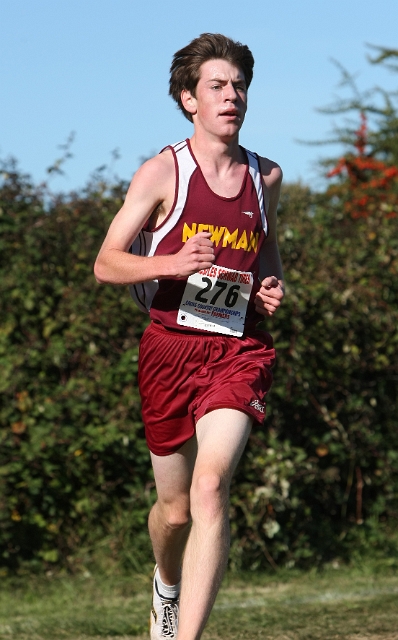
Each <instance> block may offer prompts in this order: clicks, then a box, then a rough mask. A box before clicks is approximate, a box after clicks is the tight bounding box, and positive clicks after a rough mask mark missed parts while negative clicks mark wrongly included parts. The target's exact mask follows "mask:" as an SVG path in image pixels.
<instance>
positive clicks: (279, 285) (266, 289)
mask: <svg viewBox="0 0 398 640" xmlns="http://www.w3.org/2000/svg"><path fill="white" fill-rule="evenodd" d="M261 170H262V174H263V180H264V185H265V188H264V192H265V201H266V209H267V219H268V236H267V238H266V240H265V242H264V243H263V246H262V248H261V254H260V279H261V288H260V290H259V292H258V293H257V295H256V298H255V302H256V310H257V311H258V312H259V313H261V314H262V315H265V316H271V315H273V314H274V313H275V311H276V310H277V309H278V307H279V306H280V304H281V301H282V298H283V296H284V284H283V269H282V263H281V258H280V254H279V248H278V241H277V236H276V223H277V213H276V212H277V208H278V202H279V195H280V189H281V184H282V170H281V168H280V167H279V166H278V165H277V164H276V163H274V162H272V161H270V160H268V159H267V158H261Z"/></svg>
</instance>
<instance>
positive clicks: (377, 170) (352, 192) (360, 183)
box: [327, 113, 398, 218]
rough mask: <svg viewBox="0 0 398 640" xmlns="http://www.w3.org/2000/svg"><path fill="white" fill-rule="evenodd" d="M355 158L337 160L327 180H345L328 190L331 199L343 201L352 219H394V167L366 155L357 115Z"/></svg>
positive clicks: (397, 211)
mask: <svg viewBox="0 0 398 640" xmlns="http://www.w3.org/2000/svg"><path fill="white" fill-rule="evenodd" d="M355 135H356V140H355V142H354V147H355V149H356V154H347V155H345V156H343V157H342V158H340V159H339V160H338V162H337V164H336V166H335V167H333V169H331V171H329V172H328V174H327V177H328V178H332V177H333V176H337V175H344V174H345V175H346V177H347V180H346V181H345V182H340V183H338V184H334V185H332V186H331V187H329V189H328V193H329V195H331V196H338V197H339V198H342V199H343V200H344V210H345V211H346V213H348V214H349V215H350V216H351V217H352V218H368V217H369V216H371V215H372V214H374V213H376V212H377V211H380V210H381V211H382V212H383V213H384V214H385V216H386V217H389V218H392V217H396V216H397V215H398V167H395V166H388V165H386V164H385V163H384V162H382V161H380V160H376V159H375V158H373V157H372V156H371V155H366V153H365V149H366V145H367V138H368V128H367V120H366V116H365V114H363V113H362V114H361V125H360V127H359V129H358V130H357V131H356V132H355Z"/></svg>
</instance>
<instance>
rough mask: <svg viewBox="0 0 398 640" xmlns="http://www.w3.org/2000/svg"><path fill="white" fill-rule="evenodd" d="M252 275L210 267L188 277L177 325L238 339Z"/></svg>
mask: <svg viewBox="0 0 398 640" xmlns="http://www.w3.org/2000/svg"><path fill="white" fill-rule="evenodd" d="M252 287H253V274H252V273H251V272H250V271H234V270H233V269H227V268H226V267H218V266H216V265H213V266H212V267H210V269H203V270H202V271H199V272H198V273H194V274H192V275H191V276H189V278H188V280H187V284H186V287H185V291H184V295H183V297H182V300H181V304H180V308H179V310H178V316H177V323H178V324H179V325H181V326H183V327H192V328H194V329H201V330H204V331H213V332H214V333H223V334H226V335H230V336H241V335H243V330H244V326H245V318H246V311H247V305H248V302H249V298H250V293H251V290H252Z"/></svg>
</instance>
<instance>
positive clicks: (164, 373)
mask: <svg viewBox="0 0 398 640" xmlns="http://www.w3.org/2000/svg"><path fill="white" fill-rule="evenodd" d="M274 362H275V350H274V348H273V343H272V338H271V336H270V335H269V333H266V332H264V331H256V332H255V333H253V334H252V335H250V336H247V337H243V338H235V337H231V336H224V335H216V336H215V335H206V334H204V335H202V334H186V333H182V332H179V331H172V330H169V329H165V328H164V327H163V326H162V325H159V324H155V323H153V322H152V323H151V324H150V325H149V327H148V328H147V329H146V330H145V332H144V335H143V337H142V339H141V344H140V357H139V369H138V382H139V388H140V394H141V401H142V417H143V421H144V425H145V437H146V440H147V443H148V447H149V449H150V451H152V453H154V454H155V455H158V456H167V455H170V454H171V453H174V452H175V451H177V449H179V448H180V447H181V446H182V445H183V444H184V443H185V442H186V441H187V440H189V439H190V438H191V437H192V436H193V435H194V434H195V425H196V423H197V422H198V420H199V419H200V418H201V417H202V416H204V415H205V413H208V412H209V411H212V410H213V409H224V408H229V409H238V410H239V411H243V412H244V413H247V414H248V415H249V416H252V418H253V419H254V422H256V423H260V424H261V423H262V422H263V420H264V417H265V403H264V396H265V395H266V393H267V392H268V390H269V388H270V386H271V383H272V373H271V367H272V366H273V364H274Z"/></svg>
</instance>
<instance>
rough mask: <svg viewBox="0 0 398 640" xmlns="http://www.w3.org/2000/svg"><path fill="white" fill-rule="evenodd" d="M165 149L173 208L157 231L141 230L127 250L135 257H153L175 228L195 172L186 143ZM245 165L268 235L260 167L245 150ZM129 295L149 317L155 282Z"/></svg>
mask: <svg viewBox="0 0 398 640" xmlns="http://www.w3.org/2000/svg"><path fill="white" fill-rule="evenodd" d="M166 149H171V151H172V153H173V156H174V160H175V163H176V181H177V185H178V190H177V195H176V201H175V205H174V208H173V209H172V210H171V211H170V213H169V215H168V216H167V218H166V220H165V221H164V222H162V223H161V224H160V225H159V227H157V228H156V229H153V230H152V231H146V230H145V229H142V230H141V231H140V232H139V234H138V236H137V237H136V239H135V240H134V241H133V244H132V245H131V247H130V253H133V254H134V255H137V256H148V257H150V256H153V255H155V252H156V249H157V248H158V246H159V243H160V242H161V241H162V240H163V238H165V236H166V235H167V234H168V233H169V232H170V231H171V230H172V229H173V228H174V227H175V226H176V224H177V223H178V221H179V219H180V218H181V215H182V213H183V211H184V207H185V203H186V201H187V196H188V187H189V181H190V179H191V176H192V174H193V173H194V171H195V169H196V168H197V164H196V162H195V160H194V158H193V157H192V154H191V152H190V149H189V146H188V142H187V140H182V141H181V142H177V143H175V144H172V145H169V146H168V147H166ZM245 151H246V154H247V158H248V162H249V173H250V175H251V178H252V180H253V184H254V187H255V190H256V193H257V199H258V204H259V208H260V215H261V223H262V227H263V229H264V233H265V235H266V236H267V235H268V223H267V216H266V212H265V206H264V193H263V186H262V177H261V172H260V163H259V159H258V156H257V154H255V153H252V152H251V151H248V149H245ZM129 289H130V294H131V297H132V298H133V300H134V302H135V303H136V305H137V306H138V307H139V308H140V309H141V310H142V311H146V312H147V313H149V310H150V308H151V305H152V301H153V299H154V297H155V295H156V292H157V290H158V289H159V281H158V280H150V281H148V282H140V283H138V284H134V285H130V287H129Z"/></svg>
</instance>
